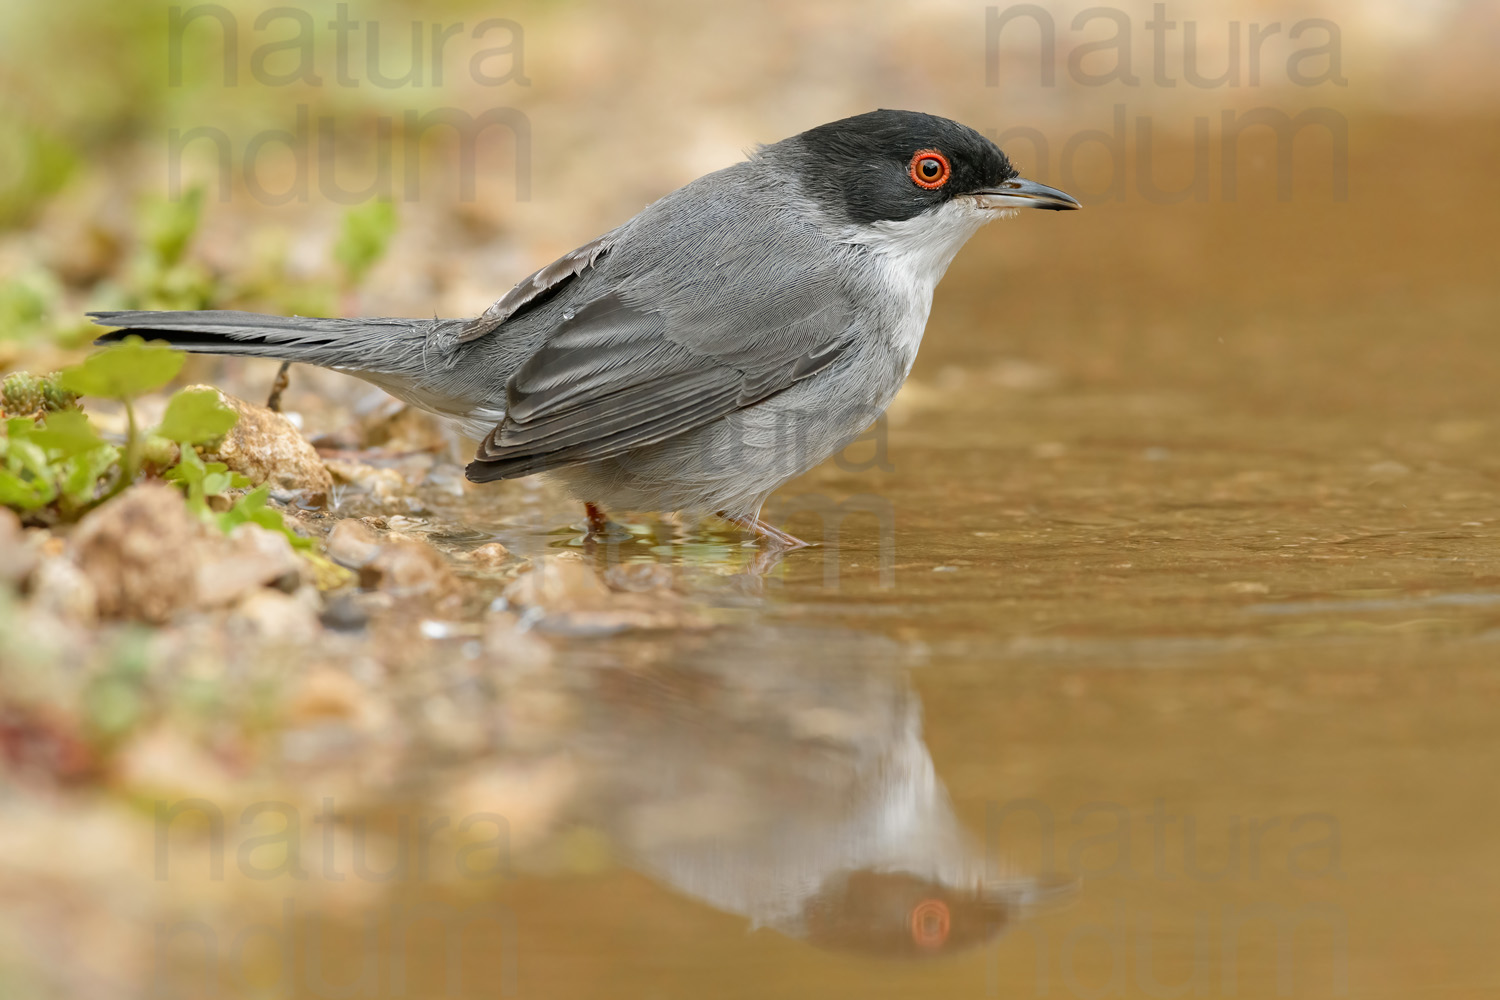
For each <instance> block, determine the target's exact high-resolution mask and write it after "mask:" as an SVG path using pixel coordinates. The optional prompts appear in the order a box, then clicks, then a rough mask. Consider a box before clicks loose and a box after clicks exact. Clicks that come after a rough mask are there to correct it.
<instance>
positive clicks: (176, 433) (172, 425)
mask: <svg viewBox="0 0 1500 1000" xmlns="http://www.w3.org/2000/svg"><path fill="white" fill-rule="evenodd" d="M239 419H240V415H239V412H238V411H237V410H235V409H234V408H233V407H231V406H226V405H225V404H224V403H223V401H222V400H220V399H219V394H218V393H217V392H215V391H214V390H212V389H183V390H182V391H181V392H178V393H175V394H174V395H173V396H172V398H171V399H170V400H168V401H167V412H166V414H165V415H164V416H163V417H162V418H161V426H160V427H158V428H157V429H156V433H157V434H160V435H161V436H162V437H164V438H167V439H169V440H172V441H176V442H178V443H179V444H181V445H182V446H183V447H184V448H186V447H188V446H190V445H195V444H208V443H209V442H211V441H217V440H219V439H220V438H222V437H223V436H224V435H225V434H227V433H228V432H229V429H230V428H231V427H233V426H234V425H235V423H236V421H238V420H239Z"/></svg>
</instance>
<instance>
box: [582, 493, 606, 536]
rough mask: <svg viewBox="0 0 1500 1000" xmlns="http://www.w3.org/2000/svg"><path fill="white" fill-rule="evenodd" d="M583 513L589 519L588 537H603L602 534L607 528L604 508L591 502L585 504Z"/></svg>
mask: <svg viewBox="0 0 1500 1000" xmlns="http://www.w3.org/2000/svg"><path fill="white" fill-rule="evenodd" d="M583 509H584V512H585V513H586V514H587V515H588V519H589V535H590V537H599V538H603V537H604V532H605V531H606V530H607V529H608V528H609V515H608V514H606V513H604V508H603V507H601V506H599V505H598V504H596V503H593V502H592V501H588V502H585V503H584V505H583Z"/></svg>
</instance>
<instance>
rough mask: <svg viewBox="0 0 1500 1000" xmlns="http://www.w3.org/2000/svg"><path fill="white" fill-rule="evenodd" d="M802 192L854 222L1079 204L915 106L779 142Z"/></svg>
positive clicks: (961, 128)
mask: <svg viewBox="0 0 1500 1000" xmlns="http://www.w3.org/2000/svg"><path fill="white" fill-rule="evenodd" d="M778 145H781V146H785V147H787V152H788V153H789V154H790V155H791V157H792V159H793V160H794V161H795V162H796V169H797V173H798V179H799V180H800V182H801V184H802V187H803V189H804V190H805V191H806V192H807V193H808V194H809V195H810V196H811V197H812V198H813V199H815V200H816V201H817V202H819V203H820V205H821V206H822V207H823V208H825V209H826V210H830V211H832V212H834V213H837V214H839V215H841V216H842V217H843V218H844V219H846V220H847V221H848V222H850V223H853V224H855V225H869V224H871V223H878V222H887V223H899V222H904V221H906V220H909V219H914V218H917V217H918V216H923V215H928V214H933V213H937V212H942V211H943V209H945V208H947V207H949V206H952V207H953V208H954V209H956V211H954V212H953V213H952V214H954V215H960V214H964V215H967V214H969V213H970V212H971V211H972V210H975V209H977V210H980V211H983V212H987V213H995V212H996V210H1003V209H1009V208H1046V209H1053V210H1061V209H1072V208H1078V207H1079V205H1078V202H1077V201H1075V200H1074V199H1073V198H1072V197H1070V196H1069V195H1066V194H1064V193H1063V192H1061V191H1058V190H1057V189H1055V188H1050V187H1047V186H1046V185H1045V184H1038V183H1036V182H1035V181H1028V180H1024V179H1022V178H1021V177H1020V176H1018V174H1017V172H1016V169H1015V167H1013V166H1011V163H1010V160H1009V159H1008V158H1007V157H1006V155H1005V154H1004V153H1002V152H1001V151H1000V148H999V147H998V146H996V145H995V144H994V143H993V142H991V141H990V140H989V139H987V138H985V137H984V136H983V135H981V134H979V133H978V132H976V131H974V130H973V129H971V128H969V127H968V126H967V125H960V124H959V123H958V122H955V121H950V120H949V119H947V118H939V117H937V116H936V115H928V114H922V113H921V112H917V111H871V112H869V113H868V114H863V115H856V116H855V117H853V118H844V119H841V120H839V121H836V122H830V123H828V124H827V125H819V126H818V127H817V128H813V129H809V130H807V131H806V132H803V133H801V134H799V135H796V136H793V137H792V138H790V139H788V140H786V142H785V143H781V144H778Z"/></svg>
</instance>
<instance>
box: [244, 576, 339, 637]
mask: <svg viewBox="0 0 1500 1000" xmlns="http://www.w3.org/2000/svg"><path fill="white" fill-rule="evenodd" d="M229 627H230V628H231V629H236V628H238V629H243V630H245V631H248V632H250V633H251V634H253V635H254V636H255V637H256V638H258V639H260V640H262V641H267V642H279V643H307V642H312V641H313V640H314V639H315V638H317V635H318V632H319V630H320V623H319V621H318V613H317V611H316V610H315V609H314V608H313V607H312V606H311V605H310V604H309V603H308V602H307V601H305V600H302V599H301V598H299V597H297V596H295V595H292V594H286V593H283V592H282V591H279V590H271V589H268V588H261V589H259V590H256V591H253V592H252V593H250V594H248V595H246V596H245V598H244V599H243V600H241V601H240V602H239V603H238V604H236V605H235V607H234V613H233V614H232V615H231V616H230V619H229Z"/></svg>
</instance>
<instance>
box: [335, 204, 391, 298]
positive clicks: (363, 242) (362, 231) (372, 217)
mask: <svg viewBox="0 0 1500 1000" xmlns="http://www.w3.org/2000/svg"><path fill="white" fill-rule="evenodd" d="M395 232H396V206H395V205H394V204H392V203H391V202H389V201H385V200H381V201H371V202H366V203H365V204H363V205H357V206H355V207H354V208H351V209H349V211H347V212H345V213H344V225H343V228H342V230H341V231H340V233H339V238H338V242H337V243H335V244H334V245H333V256H334V259H335V260H337V261H338V262H339V263H340V264H342V265H343V267H344V277H345V279H346V281H347V282H348V284H349V286H350V287H351V288H352V287H354V286H355V285H358V284H359V283H360V282H361V281H363V280H364V278H365V274H366V273H367V272H368V271H369V270H370V268H371V267H374V266H375V262H376V261H378V260H379V259H380V258H381V257H383V256H385V251H386V247H387V246H388V245H389V244H390V241H391V236H392V235H394V234H395Z"/></svg>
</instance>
